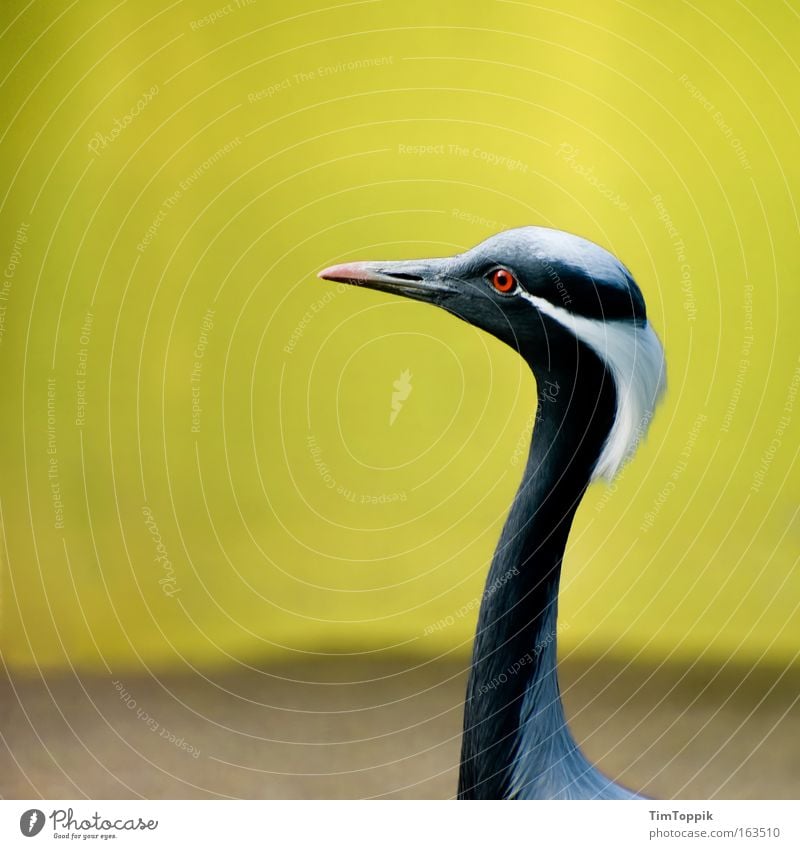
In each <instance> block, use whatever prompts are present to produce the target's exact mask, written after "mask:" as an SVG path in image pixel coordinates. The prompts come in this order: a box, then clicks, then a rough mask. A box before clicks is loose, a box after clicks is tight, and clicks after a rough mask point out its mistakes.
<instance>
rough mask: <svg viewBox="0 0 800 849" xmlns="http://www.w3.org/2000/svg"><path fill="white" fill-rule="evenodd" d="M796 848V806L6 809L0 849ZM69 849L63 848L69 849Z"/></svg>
mask: <svg viewBox="0 0 800 849" xmlns="http://www.w3.org/2000/svg"><path fill="white" fill-rule="evenodd" d="M54 840H57V841H59V842H61V841H64V842H67V841H68V842H70V843H76V842H78V841H80V842H81V843H83V844H85V843H86V842H87V841H93V842H94V843H95V844H97V843H100V842H103V843H106V844H108V843H109V842H110V841H114V843H113V845H115V846H123V845H125V846H134V845H135V846H151V847H161V846H163V847H170V849H172V847H177V846H186V845H193V846H194V845H196V846H199V847H204V846H209V845H213V846H225V847H234V846H265V847H280V849H283V847H307V846H308V847H315V849H316V847H320V849H322V847H324V849H330V847H334V849H336V847H339V846H341V847H347V849H358V847H365V849H367V847H368V849H394V847H397V849H409V847H410V849H417V847H419V849H427V848H428V847H439V846H442V847H445V846H447V847H515V846H520V847H522V846H525V847H539V846H547V847H562V846H563V847H587V848H588V847H591V849H596V847H605V846H608V847H614V849H627V847H632V849H642V847H645V846H653V847H656V846H661V847H676V849H677V847H683V846H687V847H688V846H693V847H701V846H703V845H708V846H713V847H716V849H725V848H726V847H740V849H742V847H760V846H771V847H775V848H776V849H789V847H791V849H796V847H800V803H798V802H772V801H770V802H742V801H738V802H702V801H701V802H655V801H641V802H639V801H636V802H518V803H510V802H479V803H469V802H455V801H450V802H424V801H419V802H399V801H398V802H392V801H352V802H347V801H345V802H342V801H280V802H279V801H236V802H231V801H214V800H212V801H154V802H148V801H135V802H134V801H97V802H92V801H85V800H84V801H81V800H76V801H71V802H68V801H55V802H43V801H41V800H29V801H18V802H17V801H0V846H3V847H9V846H26V847H28V849H30V847H33V846H36V845H37V844H42V843H47V844H48V845H51V844H52V841H54ZM62 845H63V844H62Z"/></svg>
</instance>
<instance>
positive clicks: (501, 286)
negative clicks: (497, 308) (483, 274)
mask: <svg viewBox="0 0 800 849" xmlns="http://www.w3.org/2000/svg"><path fill="white" fill-rule="evenodd" d="M489 279H490V280H491V282H492V286H494V288H495V289H497V291H498V292H503V294H508V293H509V292H510V291H511V290H512V289H513V288H514V287H515V286H516V285H517V281H516V279H515V278H514V275H513V274H512V273H511V272H510V271H509V270H508V269H507V268H496V269H495V270H494V271H493V272H492V273H491V274H490V275H489Z"/></svg>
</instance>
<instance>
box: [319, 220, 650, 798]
mask: <svg viewBox="0 0 800 849" xmlns="http://www.w3.org/2000/svg"><path fill="white" fill-rule="evenodd" d="M318 276H319V277H321V278H323V279H324V280H327V281H335V282H337V283H346V284H352V285H354V286H360V287H363V288H367V289H374V290H377V291H379V292H384V293H389V294H393V295H399V296H402V297H405V298H410V299H412V300H415V301H421V302H424V303H427V304H432V305H434V306H437V307H440V308H442V309H444V310H445V311H447V312H448V313H450V314H451V315H453V316H455V317H457V318H459V319H461V320H462V321H465V322H467V323H469V324H471V325H473V326H474V327H477V328H480V329H481V330H483V331H485V332H488V333H489V334H491V335H493V336H495V337H496V338H498V339H500V340H501V341H502V342H504V343H506V344H507V345H509V346H510V347H511V348H512V349H514V350H515V351H516V352H517V353H518V354H519V355H520V356H521V357H522V358H523V359H524V360H525V362H526V363H527V364H528V366H529V367H530V370H531V371H532V373H533V378H534V382H535V385H536V394H537V402H536V403H537V406H536V415H535V417H534V418H535V422H534V426H533V431H532V437H531V444H530V448H529V451H528V457H527V462H526V464H525V468H524V472H523V474H522V479H521V482H520V484H519V487H518V489H517V492H516V495H515V497H514V500H513V502H512V504H511V507H510V509H509V512H508V515H507V517H506V520H505V524H504V526H503V529H502V532H501V534H500V539H499V542H498V545H497V548H496V550H495V552H494V555H493V557H492V561H491V565H490V567H489V571H488V575H487V579H486V585H485V590H484V593H483V596H482V599H481V604H480V608H479V613H478V621H477V627H476V632H475V640H474V644H473V653H472V660H471V664H470V671H469V677H468V683H467V692H466V698H465V704H464V725H463V734H462V748H461V762H460V770H459V781H458V794H457V797H458V798H459V799H636V798H644V797H643V796H641V795H639V794H637V793H636V792H634V791H633V790H630V789H628V788H627V787H624V786H622V785H621V784H618V783H616V782H615V781H613V780H612V779H611V778H609V777H608V776H606V775H605V774H604V773H603V772H601V771H600V770H599V769H598V768H597V767H596V766H594V765H593V764H592V763H591V762H590V760H589V759H588V758H587V757H586V756H585V754H584V753H583V751H582V750H581V748H580V746H579V745H578V744H577V742H576V741H575V739H574V737H573V735H572V733H571V731H570V729H569V725H568V723H567V720H566V716H565V712H564V707H563V703H562V700H561V693H560V688H559V682H558V662H557V627H558V620H557V617H558V593H559V580H560V575H561V569H562V562H563V559H564V552H565V549H566V545H567V539H568V536H569V532H570V528H571V526H572V522H573V519H574V516H575V513H576V511H577V509H578V505H579V504H580V502H581V500H582V498H583V497H584V495H585V493H586V491H587V488H588V486H589V485H590V483H592V482H593V481H594V480H598V479H605V480H606V481H609V482H610V481H612V480H613V479H614V477H615V476H616V474H617V473H618V472H619V470H620V468H621V467H622V466H623V464H624V463H625V462H626V461H627V460H629V459H630V457H631V456H632V455H633V453H634V452H635V450H636V448H637V445H638V444H639V443H640V442H641V440H642V439H643V437H644V436H645V434H646V432H647V430H648V427H649V425H650V422H651V420H652V418H653V415H654V412H655V409H656V407H657V405H658V403H659V401H660V400H661V398H662V396H663V394H664V391H665V388H666V362H665V358H664V349H663V346H662V344H661V342H660V340H659V337H658V335H657V334H656V332H655V330H654V329H653V327H652V325H651V324H650V322H649V321H648V318H647V312H646V307H645V301H644V297H643V295H642V292H641V290H640V289H639V286H638V285H637V283H636V282H635V280H634V278H633V276H632V274H631V272H630V271H629V270H628V268H627V267H626V266H625V265H624V264H623V263H622V262H621V261H620V260H619V259H618V258H617V257H616V256H615V255H614V254H612V253H611V252H609V251H608V250H606V249H605V248H603V247H602V246H600V245H598V244H596V243H594V242H592V241H589V240H588V239H585V238H583V237H581V236H578V235H575V234H573V233H569V232H566V231H563V230H556V229H552V228H549V227H539V226H525V227H518V228H514V229H510V230H505V231H503V232H501V233H497V234H495V235H493V236H491V237H489V238H487V239H486V240H484V241H483V242H481V243H480V244H478V245H476V246H475V247H473V248H471V249H469V250H466V251H464V252H463V253H460V254H457V255H455V256H449V257H441V258H433V259H414V260H390V261H385V262H381V261H368V262H362V261H358V262H349V263H344V264H339V265H334V266H331V267H330V268H326V269H325V270H324V271H321V272H319V275H318Z"/></svg>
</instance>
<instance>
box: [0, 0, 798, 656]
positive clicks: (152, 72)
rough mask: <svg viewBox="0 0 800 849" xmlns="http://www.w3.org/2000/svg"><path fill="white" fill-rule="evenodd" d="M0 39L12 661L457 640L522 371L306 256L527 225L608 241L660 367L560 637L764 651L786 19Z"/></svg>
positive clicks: (356, 6) (280, 17) (222, 27)
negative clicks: (639, 298)
mask: <svg viewBox="0 0 800 849" xmlns="http://www.w3.org/2000/svg"><path fill="white" fill-rule="evenodd" d="M215 3H216V4H217V5H215ZM0 30H1V31H2V33H3V35H2V48H3V49H2V50H0V80H2V100H1V101H0V104H1V105H0V110H1V116H0V174H1V175H2V207H1V208H0V266H2V269H3V270H2V272H0V274H2V275H3V277H2V280H0V286H2V291H1V292H0V310H1V311H0V321H1V322H2V323H1V324H0V331H1V336H0V375H2V415H0V471H1V472H2V474H0V508H1V510H2V527H3V540H4V547H3V548H2V597H1V599H0V604H1V607H0V628H1V631H0V648H1V649H2V653H3V656H4V658H5V661H6V663H7V664H9V665H11V666H13V667H17V668H20V667H30V666H33V665H36V664H38V665H43V666H53V667H58V666H67V665H74V666H78V667H87V668H102V667H103V666H104V665H107V666H109V667H111V668H113V669H117V668H119V667H121V666H123V665H135V664H140V663H144V664H146V665H148V666H176V665H180V664H183V663H188V664H191V665H205V664H218V663H225V662H229V661H230V660H231V659H232V658H237V659H240V660H244V661H246V662H260V661H263V660H267V659H280V660H289V661H296V660H297V659H298V658H303V657H307V656H309V655H310V654H313V653H319V652H321V653H337V652H368V653H370V656H374V657H381V656H382V653H384V652H393V651H394V652H399V651H402V652H413V653H418V654H419V655H422V656H440V655H443V654H446V653H449V652H454V653H458V654H461V655H465V654H466V653H467V652H468V650H469V646H470V642H471V636H472V629H473V627H474V620H475V616H476V614H477V603H476V602H477V599H478V598H479V596H480V592H481V588H482V582H483V578H484V575H485V572H486V568H487V565H488V560H489V558H490V556H491V552H492V550H493V547H494V543H495V541H496V538H497V535H498V534H499V531H500V528H501V525H502V521H503V518H504V515H505V511H506V509H507V507H508V505H509V502H510V500H511V497H512V495H513V492H514V489H515V486H516V484H517V482H518V480H519V476H520V474H521V470H522V463H521V459H522V457H521V453H520V446H521V445H524V443H525V440H526V439H527V432H528V431H529V429H530V420H531V415H532V413H533V409H532V404H533V397H534V396H533V383H532V378H531V376H530V375H529V374H528V373H527V371H526V369H525V367H524V366H523V365H522V364H521V362H519V361H517V359H516V357H515V355H514V354H513V353H512V352H510V351H509V350H506V349H504V348H503V347H502V346H501V345H500V343H498V342H496V341H495V340H493V339H490V338H488V337H486V336H484V335H482V334H481V333H479V332H478V331H476V330H474V329H472V328H470V327H467V326H466V325H463V324H460V323H459V322H457V321H456V320H455V319H453V318H451V317H449V316H447V315H446V314H444V313H442V312H439V311H437V310H434V309H431V308H426V307H424V306H422V305H418V304H413V303H410V302H403V301H400V300H396V299H392V298H390V297H388V296H384V295H381V294H378V293H373V292H365V291H357V290H352V289H347V290H346V291H343V290H341V289H340V288H337V287H336V286H335V285H334V284H328V283H323V282H321V281H319V280H317V279H316V277H315V274H316V271H317V270H319V269H320V268H321V267H324V266H325V265H328V264H331V263H332V262H337V261H344V260H347V259H357V258H362V259H369V258H374V259H383V258H395V257H397V258H400V257H415V256H424V255H441V254H446V253H452V252H456V251H459V250H461V249H464V248H466V247H469V246H471V245H473V244H475V243H476V242H478V241H479V240H481V239H483V238H485V237H486V236H488V235H490V234H491V233H493V232H495V231H497V230H499V229H503V228H504V227H507V226H517V225H522V224H542V225H548V226H553V227H559V228H562V229H567V230H571V231H574V232H578V233H580V234H582V235H585V236H587V237H588V238H591V239H593V240H595V241H597V242H599V243H601V244H603V245H604V246H606V247H608V248H609V249H611V250H612V251H614V252H615V253H617V254H618V255H619V256H620V257H621V258H622V259H623V260H624V261H625V263H626V264H627V265H628V266H629V267H630V268H631V269H632V270H633V272H634V274H635V276H636V277H637V279H638V281H639V283H640V285H641V287H642V289H643V291H644V293H645V296H646V298H647V301H648V305H649V312H650V315H651V319H652V322H653V324H654V325H655V327H656V328H657V330H658V332H659V333H660V335H661V336H662V338H663V340H664V342H665V346H666V350H667V356H668V363H669V393H668V396H667V398H666V401H665V403H664V404H663V406H662V407H661V409H660V411H659V413H658V415H657V417H656V419H655V422H654V424H653V427H652V429H651V432H650V435H649V438H648V440H647V442H646V445H645V446H644V447H643V448H642V450H640V452H639V454H638V456H637V458H636V459H635V461H634V462H633V463H632V464H631V465H630V466H629V467H628V468H627V469H626V470H625V472H624V474H623V475H622V477H621V478H620V479H619V480H618V481H617V482H616V484H615V485H614V486H613V487H612V488H610V489H609V488H606V487H605V486H604V485H602V484H600V485H595V486H593V487H592V489H591V490H590V492H589V494H588V496H587V498H586V501H585V503H584V505H583V507H582V509H581V511H580V513H579V516H578V520H577V524H576V527H575V531H574V534H573V536H572V539H571V542H570V547H569V551H568V555H567V563H566V569H565V576H564V591H563V601H562V622H563V624H564V626H565V628H564V630H563V635H562V642H561V645H562V651H563V652H565V653H571V652H580V653H585V654H592V655H599V654H604V653H606V652H612V653H616V654H620V655H622V656H628V657H632V658H633V657H635V658H641V659H646V660H648V661H659V660H661V659H664V658H666V657H681V658H694V657H697V656H700V657H702V658H704V659H707V660H712V661H720V660H722V659H725V658H728V657H730V656H736V657H737V658H740V659H743V660H746V661H748V662H752V661H757V660H761V659H765V658H766V659H770V660H774V661H777V662H781V663H786V662H790V661H792V660H793V659H795V658H796V655H797V648H798V645H800V634H799V633H798V599H799V598H800V571H798V568H797V552H798V541H799V539H800V524H798V514H797V510H798V507H797V505H798V496H799V495H800V479H799V478H798V473H797V448H798V442H799V440H798V436H800V400H798V398H797V392H798V388H799V387H800V359H799V358H798V355H800V333H798V329H797V321H798V305H799V302H800V287H798V278H799V277H800V249H799V248H800V242H799V240H798V211H797V206H796V203H797V196H798V192H797V187H798V170H799V169H800V163H799V162H798V157H797V149H798V125H797V121H798V118H797V116H798V115H800V85H798V83H799V82H800V69H798V64H797V58H796V57H797V49H796V48H797V44H798V37H799V36H800V18H799V17H798V10H797V9H793V8H792V6H791V4H788V5H787V4H778V3H766V4H763V3H755V2H753V0H748V2H745V3H735V4H734V3H726V2H709V0H705V2H700V3H693V4H689V3H676V4H662V3H652V2H641V0H640V2H634V3H623V2H612V0H608V2H598V3H585V2H543V3H535V4H534V3H528V2H522V1H521V2H494V0H491V1H490V0H487V2H470V3H457V2H447V3H430V2H424V3H423V2H409V0H402V2H401V0H397V2H394V0H386V2H370V0H367V2H351V3H340V4H322V3H319V2H308V0H304V2H300V3H294V4H291V7H289V6H287V5H286V4H277V3H269V2H265V0H253V2H250V3H247V2H244V0H242V2H239V3H237V2H232V3H230V4H228V5H227V6H225V5H224V4H222V2H221V0H215V2H211V3H200V2H179V3H173V4H171V5H167V4H161V3H157V2H147V3H139V2H137V3H133V2H127V3H125V2H122V3H117V4H113V3H101V2H82V3H79V4H73V5H69V6H62V4H34V5H32V6H30V7H28V6H27V5H25V4H24V3H23V2H18V0H14V2H5V3H4V4H3V10H2V21H0ZM117 121H118V122H119V123H116V122H117ZM406 370H408V371H409V372H410V374H411V377H410V382H411V391H410V394H409V396H408V399H407V400H406V402H405V404H404V405H403V407H402V410H401V411H400V413H399V414H398V416H397V418H396V420H395V421H394V423H392V424H390V412H391V396H392V392H393V383H394V382H395V381H396V380H398V379H399V378H400V376H401V374H402V373H403V372H404V371H406ZM84 371H85V374H84V373H83V372H84ZM193 428H194V430H193ZM53 461H54V462H53Z"/></svg>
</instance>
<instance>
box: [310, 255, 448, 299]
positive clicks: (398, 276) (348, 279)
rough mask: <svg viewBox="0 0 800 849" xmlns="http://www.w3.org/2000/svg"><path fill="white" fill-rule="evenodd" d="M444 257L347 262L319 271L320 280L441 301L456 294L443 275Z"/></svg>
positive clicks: (444, 270) (444, 274)
mask: <svg viewBox="0 0 800 849" xmlns="http://www.w3.org/2000/svg"><path fill="white" fill-rule="evenodd" d="M447 262H448V261H447V260H446V259H420V260H402V261H399V262H395V261H387V262H348V263H344V264H343V265H332V266H331V267H330V268H326V269H325V270H324V271H320V272H319V275H318V276H319V277H321V278H322V279H323V280H333V281H335V282H337V283H348V284H350V285H352V286H364V287H365V288H367V289H377V290H378V291H379V292H390V293H391V294H393V295H402V296H403V297H406V298H412V299H413V300H415V301H425V302H427V303H433V304H441V303H442V301H443V300H445V299H446V298H447V297H448V296H450V295H455V294H457V293H458V291H459V290H458V289H457V288H456V287H455V286H454V281H453V280H452V279H449V278H448V277H447V274H446V268H447Z"/></svg>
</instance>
